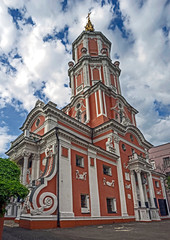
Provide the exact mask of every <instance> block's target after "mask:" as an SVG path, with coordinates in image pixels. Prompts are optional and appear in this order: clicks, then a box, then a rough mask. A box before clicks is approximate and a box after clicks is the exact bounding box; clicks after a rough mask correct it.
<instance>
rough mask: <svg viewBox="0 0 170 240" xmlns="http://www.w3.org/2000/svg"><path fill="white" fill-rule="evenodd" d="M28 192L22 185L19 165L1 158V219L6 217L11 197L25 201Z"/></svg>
mask: <svg viewBox="0 0 170 240" xmlns="http://www.w3.org/2000/svg"><path fill="white" fill-rule="evenodd" d="M28 192H29V191H28V189H27V188H26V187H25V186H24V185H22V184H21V183H20V169H19V167H18V166H17V164H16V163H14V162H12V161H10V160H9V159H4V158H0V217H2V216H3V215H4V213H5V207H6V206H7V205H8V203H9V201H10V198H11V197H14V198H17V197H19V198H22V199H24V198H25V197H26V196H27V195H28Z"/></svg>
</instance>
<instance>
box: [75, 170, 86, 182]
mask: <svg viewBox="0 0 170 240" xmlns="http://www.w3.org/2000/svg"><path fill="white" fill-rule="evenodd" d="M86 177H87V172H83V173H82V174H80V173H79V170H76V179H80V180H84V181H86Z"/></svg>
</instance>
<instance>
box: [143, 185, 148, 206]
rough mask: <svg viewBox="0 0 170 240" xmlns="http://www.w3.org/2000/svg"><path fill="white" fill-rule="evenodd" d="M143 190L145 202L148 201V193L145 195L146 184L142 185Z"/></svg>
mask: <svg viewBox="0 0 170 240" xmlns="http://www.w3.org/2000/svg"><path fill="white" fill-rule="evenodd" d="M143 191H144V197H145V202H147V203H148V195H147V191H146V184H144V185H143Z"/></svg>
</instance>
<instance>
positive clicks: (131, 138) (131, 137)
mask: <svg viewBox="0 0 170 240" xmlns="http://www.w3.org/2000/svg"><path fill="white" fill-rule="evenodd" d="M130 140H131V141H132V142H133V140H134V139H133V135H132V134H130Z"/></svg>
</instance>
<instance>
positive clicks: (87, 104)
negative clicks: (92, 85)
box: [85, 96, 90, 123]
mask: <svg viewBox="0 0 170 240" xmlns="http://www.w3.org/2000/svg"><path fill="white" fill-rule="evenodd" d="M85 99H86V117H87V119H86V123H88V122H89V121H90V109H89V96H86V97H85Z"/></svg>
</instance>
